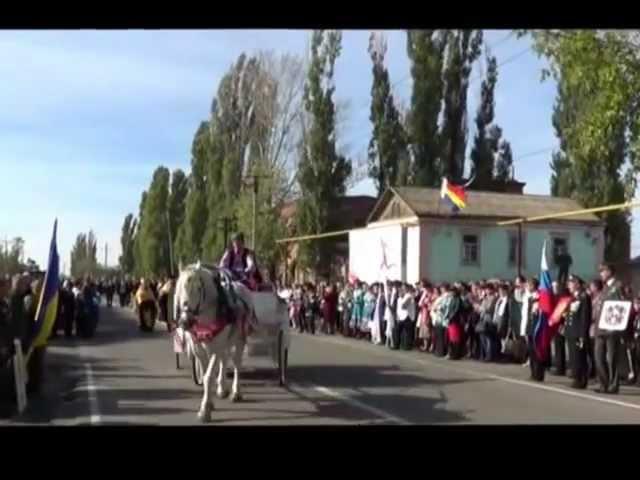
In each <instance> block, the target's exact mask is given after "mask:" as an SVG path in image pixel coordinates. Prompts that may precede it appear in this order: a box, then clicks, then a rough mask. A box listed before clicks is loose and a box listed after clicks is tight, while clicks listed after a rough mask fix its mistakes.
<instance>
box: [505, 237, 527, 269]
mask: <svg viewBox="0 0 640 480" xmlns="http://www.w3.org/2000/svg"><path fill="white" fill-rule="evenodd" d="M525 240H526V236H525V232H522V247H521V249H520V255H522V258H521V259H520V264H521V265H523V266H524V265H525V245H526V241H525ZM508 247H509V250H508V252H507V262H508V264H509V266H510V267H514V266H516V265H517V264H518V234H517V232H510V233H508Z"/></svg>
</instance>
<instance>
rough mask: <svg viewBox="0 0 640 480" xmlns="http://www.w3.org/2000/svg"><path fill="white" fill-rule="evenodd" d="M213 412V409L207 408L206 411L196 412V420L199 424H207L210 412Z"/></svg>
mask: <svg viewBox="0 0 640 480" xmlns="http://www.w3.org/2000/svg"><path fill="white" fill-rule="evenodd" d="M212 410H213V408H211V407H210V408H207V409H206V410H204V411H202V410H200V411H199V412H198V419H199V420H200V422H201V423H209V422H211V411H212Z"/></svg>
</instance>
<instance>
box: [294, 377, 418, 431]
mask: <svg viewBox="0 0 640 480" xmlns="http://www.w3.org/2000/svg"><path fill="white" fill-rule="evenodd" d="M288 388H289V390H291V391H293V392H295V393H296V394H298V395H299V396H300V397H303V398H304V399H306V400H308V401H310V402H313V399H312V398H310V397H309V396H308V394H305V393H304V392H303V391H301V390H302V389H303V388H304V389H311V390H314V391H316V392H318V393H320V394H322V395H325V396H327V397H331V398H336V399H338V400H340V401H342V402H344V403H346V404H349V405H351V406H352V407H356V408H359V409H361V410H365V411H367V412H369V413H372V414H373V415H375V416H377V417H379V418H378V419H376V420H372V421H369V422H367V423H371V424H376V423H380V422H381V421H387V422H393V423H398V424H400V425H409V423H410V422H408V421H406V420H404V419H402V418H399V417H396V416H395V415H392V414H391V413H389V412H385V411H384V410H381V409H379V408H376V407H372V406H370V405H367V404H366V403H363V402H361V401H359V400H356V399H355V398H351V397H350V396H348V395H344V394H342V393H340V392H337V391H335V390H333V389H331V388H328V387H324V386H321V385H316V384H314V383H311V382H305V383H304V384H299V385H298V386H297V387H294V385H293V384H289V385H288Z"/></svg>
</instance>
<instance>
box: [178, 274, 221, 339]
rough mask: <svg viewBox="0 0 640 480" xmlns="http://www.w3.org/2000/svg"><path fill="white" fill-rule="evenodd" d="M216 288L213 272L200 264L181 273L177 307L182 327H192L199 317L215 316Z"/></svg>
mask: <svg viewBox="0 0 640 480" xmlns="http://www.w3.org/2000/svg"><path fill="white" fill-rule="evenodd" d="M214 286H215V285H214V282H213V275H212V272H209V271H208V270H206V269H204V268H202V267H201V266H200V265H199V264H197V265H195V266H192V267H188V268H187V269H185V270H184V271H183V272H181V273H180V278H179V279H178V283H177V284H176V306H177V307H178V308H179V309H180V315H179V323H180V325H181V326H188V325H190V324H191V323H193V322H194V320H195V318H196V317H198V316H199V315H203V314H205V315H212V316H215V308H216V298H217V292H216V289H215V288H214ZM212 310H213V312H212Z"/></svg>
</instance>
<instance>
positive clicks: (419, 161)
mask: <svg viewBox="0 0 640 480" xmlns="http://www.w3.org/2000/svg"><path fill="white" fill-rule="evenodd" d="M448 38H449V32H448V31H447V30H443V31H442V30H441V31H438V30H409V31H408V32H407V53H408V55H409V60H410V61H411V77H412V79H413V91H412V94H411V110H410V112H409V118H408V133H409V142H410V152H411V156H412V159H411V160H412V175H411V178H412V183H413V184H414V185H418V186H424V187H436V186H438V184H439V182H440V179H441V174H442V171H443V168H442V165H441V163H440V137H439V134H438V119H439V116H440V112H441V110H442V101H443V87H444V81H443V64H444V52H445V48H446V46H447V43H448Z"/></svg>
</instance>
